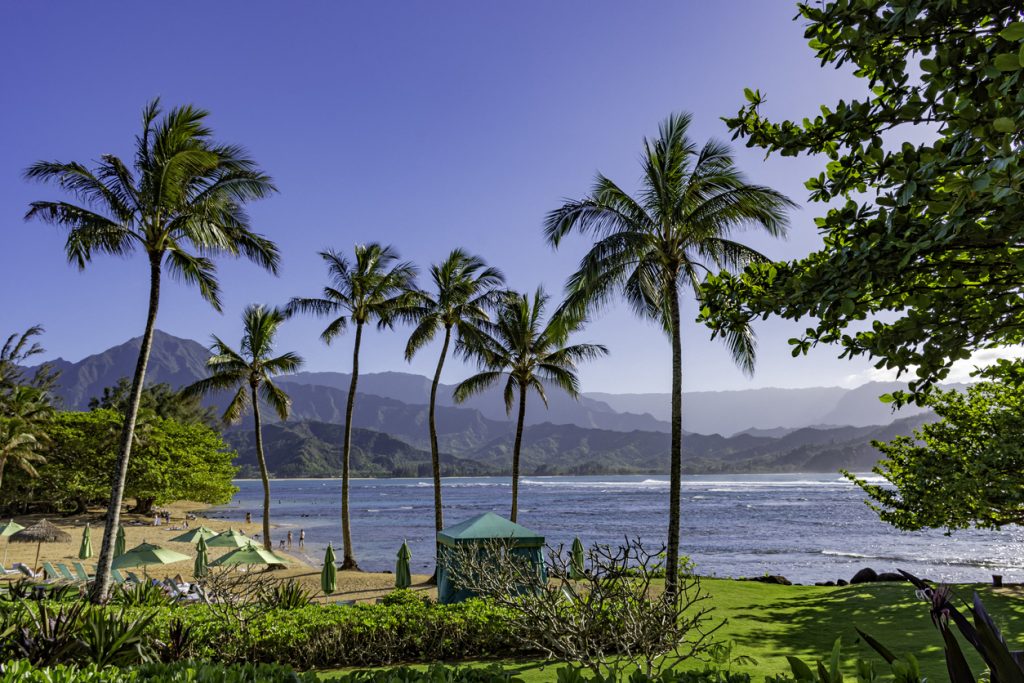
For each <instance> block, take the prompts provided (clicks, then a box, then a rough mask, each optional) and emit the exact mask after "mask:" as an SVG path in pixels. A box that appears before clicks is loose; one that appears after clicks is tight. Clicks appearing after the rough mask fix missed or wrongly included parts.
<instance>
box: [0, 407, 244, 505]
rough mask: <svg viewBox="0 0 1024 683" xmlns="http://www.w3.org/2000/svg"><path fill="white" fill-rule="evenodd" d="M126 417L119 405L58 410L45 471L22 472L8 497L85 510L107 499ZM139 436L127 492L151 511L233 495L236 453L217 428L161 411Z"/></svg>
mask: <svg viewBox="0 0 1024 683" xmlns="http://www.w3.org/2000/svg"><path fill="white" fill-rule="evenodd" d="M122 423H123V416H122V415H121V414H120V413H117V412H115V411H113V410H102V409H101V410H94V411H91V412H87V413H78V412H60V413H57V414H56V415H55V416H54V418H53V419H52V420H51V421H50V422H49V423H48V424H47V427H46V429H47V437H48V440H49V442H50V445H49V447H48V449H47V451H46V458H47V462H46V464H43V465H40V466H39V467H38V468H37V469H38V473H39V476H38V477H37V478H35V479H28V478H27V477H24V476H22V477H17V476H16V474H17V473H15V474H14V475H13V476H12V477H11V486H10V487H8V490H7V491H6V492H4V493H3V498H2V499H0V500H2V501H3V502H8V503H9V502H11V501H12V500H15V498H17V499H18V500H19V501H21V500H26V501H33V502H35V503H37V504H38V503H46V504H49V505H51V506H53V507H55V508H62V509H66V508H72V509H78V510H81V509H84V508H85V506H86V505H88V504H90V503H98V502H103V501H106V500H107V499H108V498H109V495H110V472H111V469H112V468H113V466H114V460H115V457H116V444H117V438H118V434H119V433H120V430H121V425H122ZM138 437H139V438H138V446H137V447H136V450H135V457H134V458H133V459H132V460H131V462H130V464H129V474H130V475H131V476H130V477H129V480H128V484H127V486H126V488H125V492H126V494H127V495H130V496H134V497H135V498H136V499H137V500H139V501H140V504H143V506H142V509H143V510H145V509H146V507H147V506H151V505H152V504H154V503H155V504H162V503H166V502H169V501H173V500H199V501H204V502H208V503H211V504H222V503H225V502H227V501H228V500H230V499H231V496H232V495H233V494H234V492H235V488H234V486H233V485H232V484H231V479H232V478H233V477H234V474H235V472H236V469H235V468H234V467H233V466H232V464H231V461H232V459H233V458H234V453H233V452H232V451H230V450H228V448H227V446H226V445H225V443H224V441H223V440H222V438H221V436H220V435H219V434H218V433H217V432H216V431H214V430H212V429H210V428H209V427H207V426H206V425H203V424H197V423H196V424H183V423H180V422H177V421H176V420H173V419H164V418H160V417H156V416H155V415H153V416H150V417H148V418H147V419H145V420H144V421H143V424H142V426H140V429H139V433H138Z"/></svg>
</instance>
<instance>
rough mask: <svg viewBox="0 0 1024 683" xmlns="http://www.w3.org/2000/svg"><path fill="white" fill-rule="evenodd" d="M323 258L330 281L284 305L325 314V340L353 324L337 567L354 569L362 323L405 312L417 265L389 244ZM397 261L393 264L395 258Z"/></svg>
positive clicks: (381, 322)
mask: <svg viewBox="0 0 1024 683" xmlns="http://www.w3.org/2000/svg"><path fill="white" fill-rule="evenodd" d="M320 256H321V257H322V258H323V259H324V261H325V262H326V263H327V271H328V276H329V278H330V284H329V285H327V286H326V287H324V289H323V296H322V297H321V298H299V297H296V298H293V299H292V300H291V301H290V302H289V303H288V306H287V308H286V310H287V312H288V314H289V315H292V314H295V313H299V312H301V313H312V314H314V315H317V316H329V317H331V318H332V320H331V322H330V323H329V324H328V325H327V327H326V328H324V331H323V332H322V333H321V334H320V339H322V340H323V341H324V343H327V344H330V343H331V342H332V341H333V340H334V339H335V338H336V337H337V336H338V335H340V334H342V333H343V332H344V331H345V330H346V329H348V326H349V325H350V324H352V325H355V328H356V333H355V342H354V344H353V346H352V380H351V383H350V384H349V388H348V403H347V405H346V406H345V432H344V441H343V443H342V464H341V534H342V543H343V545H344V547H345V551H344V556H343V559H342V562H341V569H343V570H344V569H352V570H357V571H358V570H359V564H358V563H357V562H356V558H355V552H354V551H353V549H352V529H351V526H350V524H349V522H350V519H349V514H348V489H349V456H350V453H351V450H352V413H353V411H354V409H355V404H356V384H357V383H358V381H359V347H360V345H361V343H362V339H363V326H364V325H366V324H368V323H372V322H376V323H377V327H378V329H384V328H389V327H391V326H392V324H393V322H394V320H395V319H396V318H399V317H407V316H408V312H409V310H410V308H411V306H412V304H413V303H414V302H415V300H416V295H415V294H414V292H413V291H412V288H413V286H414V281H415V279H416V267H415V266H413V265H412V264H411V263H408V262H405V261H403V262H397V261H398V253H397V252H396V251H395V250H394V249H393V248H392V247H391V246H382V245H380V244H376V243H373V244H366V245H363V244H359V245H356V247H355V261H354V262H349V260H348V259H347V258H345V257H344V256H343V255H341V254H339V253H338V252H335V251H329V250H328V251H323V252H320ZM396 262H397V263H396Z"/></svg>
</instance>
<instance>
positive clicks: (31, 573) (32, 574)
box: [14, 562, 43, 579]
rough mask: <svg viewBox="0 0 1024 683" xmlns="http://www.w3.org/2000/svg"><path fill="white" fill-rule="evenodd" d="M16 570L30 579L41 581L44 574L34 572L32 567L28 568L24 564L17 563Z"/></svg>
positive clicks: (15, 564)
mask: <svg viewBox="0 0 1024 683" xmlns="http://www.w3.org/2000/svg"><path fill="white" fill-rule="evenodd" d="M14 568H15V569H17V570H18V571H19V572H21V573H22V574H24V575H25V576H27V577H28V578H30V579H41V578H43V573H42V572H36V571H32V568H31V567H28V566H26V565H25V564H24V563H23V562H15V563H14Z"/></svg>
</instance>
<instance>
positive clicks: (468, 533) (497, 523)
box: [437, 512, 546, 604]
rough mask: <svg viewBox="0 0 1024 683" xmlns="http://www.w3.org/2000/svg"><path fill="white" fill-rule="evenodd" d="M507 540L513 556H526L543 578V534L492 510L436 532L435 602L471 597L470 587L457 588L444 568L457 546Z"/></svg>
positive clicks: (447, 602)
mask: <svg viewBox="0 0 1024 683" xmlns="http://www.w3.org/2000/svg"><path fill="white" fill-rule="evenodd" d="M493 541H500V542H504V543H508V545H509V547H510V551H511V553H512V554H513V555H516V556H519V557H522V558H525V559H526V560H527V561H529V562H530V564H532V565H533V566H534V567H535V568H536V569H537V572H538V574H539V575H540V576H541V578H542V579H544V578H546V573H545V570H544V553H543V549H544V537H543V536H541V535H540V534H538V533H537V532H535V531H531V530H529V529H527V528H526V527H524V526H522V525H519V524H516V523H515V522H510V521H509V520H507V519H505V518H504V517H500V516H498V515H496V514H494V513H493V512H485V513H483V514H482V515H477V516H476V517H470V518H469V519H467V520H464V521H462V522H459V523H458V524H455V525H453V526H450V527H448V528H447V529H442V530H441V531H440V532H438V534H437V554H438V558H437V601H438V602H440V603H442V604H451V603H453V602H462V601H464V600H468V599H469V598H471V597H473V593H472V592H471V591H469V590H466V589H462V588H459V587H458V586H457V585H455V584H454V583H453V581H452V580H451V578H450V577H449V572H448V569H447V567H446V565H447V564H448V562H449V561H450V560H451V559H452V558H454V557H455V556H456V555H455V551H456V549H458V548H459V547H460V546H461V547H463V548H464V547H465V546H466V545H478V546H481V548H483V547H486V545H487V544H488V542H493Z"/></svg>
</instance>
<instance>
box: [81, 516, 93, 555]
mask: <svg viewBox="0 0 1024 683" xmlns="http://www.w3.org/2000/svg"><path fill="white" fill-rule="evenodd" d="M90 557H92V535H91V534H90V532H89V525H88V524H86V525H85V528H84V529H82V545H81V547H80V548H79V549H78V559H80V560H88V559H89V558H90Z"/></svg>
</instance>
